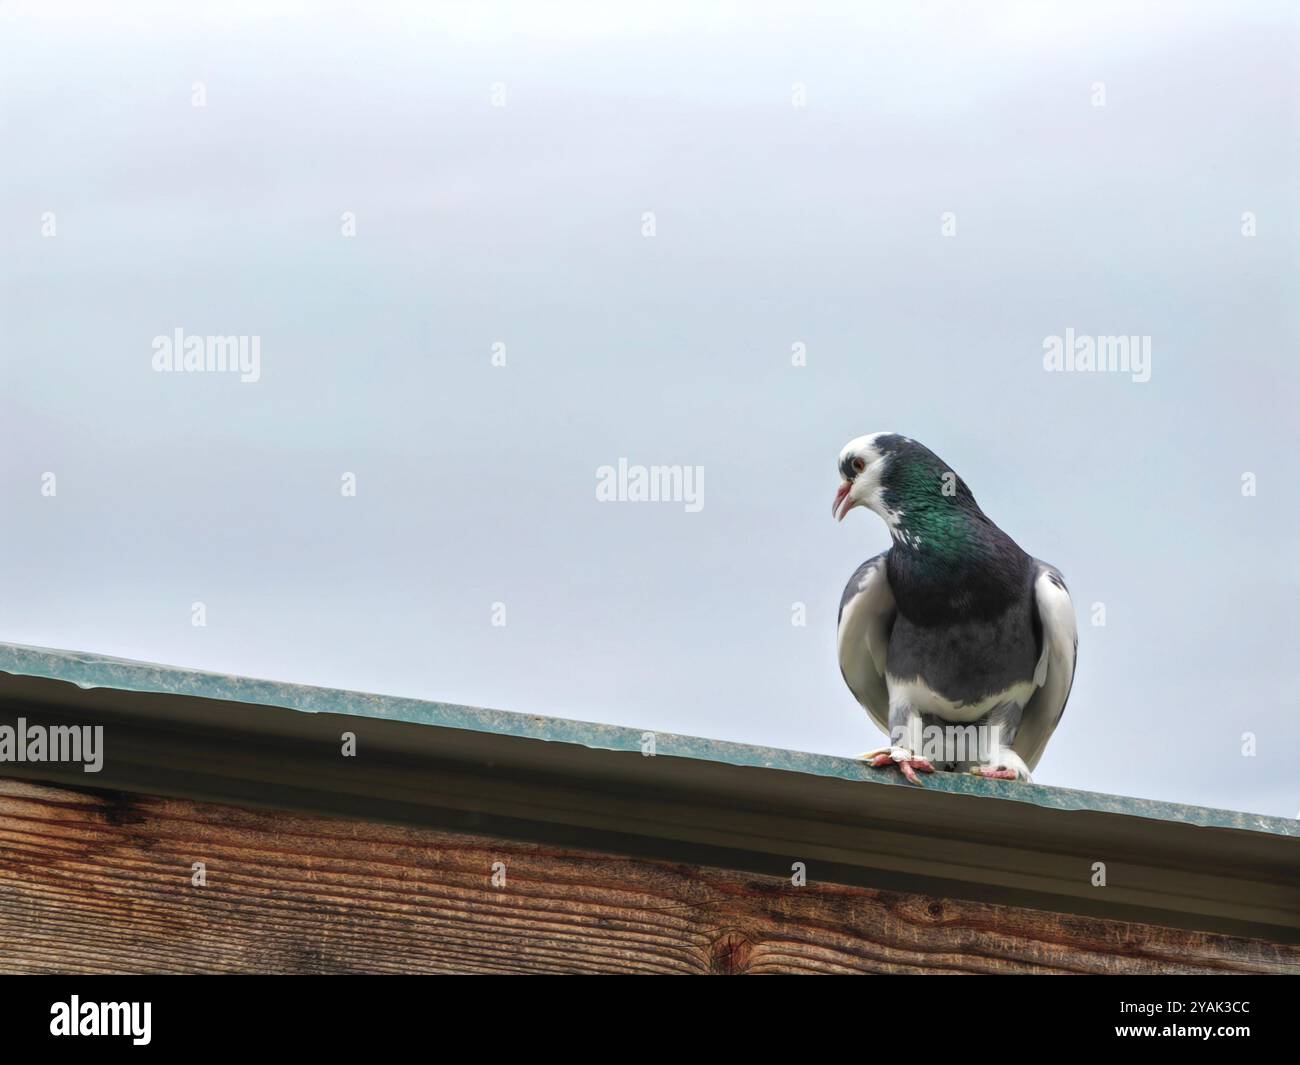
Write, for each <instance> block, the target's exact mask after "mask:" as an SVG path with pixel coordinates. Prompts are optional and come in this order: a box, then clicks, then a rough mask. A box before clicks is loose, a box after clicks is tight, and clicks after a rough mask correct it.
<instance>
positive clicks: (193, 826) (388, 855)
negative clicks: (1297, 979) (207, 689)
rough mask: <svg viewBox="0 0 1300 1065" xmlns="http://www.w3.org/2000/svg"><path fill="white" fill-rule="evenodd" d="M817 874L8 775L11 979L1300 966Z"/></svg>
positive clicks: (1270, 956)
mask: <svg viewBox="0 0 1300 1065" xmlns="http://www.w3.org/2000/svg"><path fill="white" fill-rule="evenodd" d="M195 862H202V863H204V866H205V870H206V886H195V885H194V884H193V883H192V879H193V877H194V871H193V863H195ZM494 867H495V868H496V872H497V875H498V877H500V876H501V875H504V884H498V885H494V883H493V873H494ZM807 874H808V882H807V885H806V886H803V887H796V886H794V885H793V884H792V883H791V881H790V879H789V878H787V877H783V876H776V875H771V876H764V875H759V874H755V873H750V872H740V871H736V870H731V869H722V868H713V867H708V866H699V865H689V864H682V863H678V862H667V861H655V860H647V859H638V858H630V857H625V856H618V855H614V854H608V853H601V852H598V851H593V850H585V849H573V848H565V847H556V846H551V845H543V844H535V843H525V842H512V841H508V840H505V839H501V838H496V837H492V836H485V835H474V834H468V833H461V832H448V831H442V830H438V829H432V828H426V827H416V826H395V825H387V824H381V823H376V822H372V821H363V820H354V819H344V818H327V817H316V816H307V815H299V814H290V813H285V812H276V811H265V810H252V809H246V808H242V807H238V806H229V805H221V804H216V803H206V802H195V801H192V800H187V799H176V798H162V797H155V796H146V795H141V794H132V793H123V792H107V791H97V790H91V789H85V788H72V787H64V786H57V787H56V786H51V785H48V784H44V783H37V782H33V781H20V780H0V971H3V972H5V973H58V972H78V973H139V972H149V973H225V972H262V973H346V972H376V973H423V972H430V973H439V972H442V973H447V972H454V973H491V972H544V973H583V972H586V973H593V972H607V973H709V972H712V973H729V974H735V973H795V972H842V973H849V972H856V973H891V972H906V973H1059V972H1088V973H1202V972H1260V973H1280V972H1290V973H1295V972H1300V947H1298V946H1294V945H1285V944H1277V943H1269V942H1264V941H1261V940H1254V939H1246V938H1238V937H1234V936H1227V935H1219V934H1212V933H1206V932H1195V931H1186V930H1181V929H1174V928H1167V927H1161V926H1156V925H1150V924H1140V923H1134V922H1126V921H1117V920H1109V919H1104V918H1097V917H1086V916H1078V915H1070V914H1060V913H1049V912H1044V911H1040V910H1034V909H1028V908H1022V907H1015V906H1004V905H993V904H989V903H981V902H970V901H961V900H957V899H951V898H942V897H936V896H926V895H918V894H906V893H899V892H891V891H883V890H876V889H872V888H864V887H854V886H848V885H844V884H837V883H831V882H825V881H819V879H818V870H817V864H816V862H812V863H810V865H809V867H808V870H807Z"/></svg>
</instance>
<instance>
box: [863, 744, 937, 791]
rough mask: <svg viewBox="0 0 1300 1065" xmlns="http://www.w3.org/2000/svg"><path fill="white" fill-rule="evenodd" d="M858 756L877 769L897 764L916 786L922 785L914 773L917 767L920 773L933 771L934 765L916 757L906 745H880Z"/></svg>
mask: <svg viewBox="0 0 1300 1065" xmlns="http://www.w3.org/2000/svg"><path fill="white" fill-rule="evenodd" d="M858 757H859V758H861V759H862V760H863V761H865V762H866V763H867V764H868V765H871V766H875V767H876V768H877V769H879V768H882V767H884V766H887V765H896V766H898V768H899V770H900V771H901V772H902V774H903V776H904V777H906V778H907V779H908V781H910V782H911V783H913V784H915V785H916V786H917V787H924V785H923V784H922V783H921V778H920V777H918V776H917V775H916V771H917V770H918V769H919V770H920V771H921V772H922V773H933V772H934V766H932V765H931V764H930V762H929V760H928V759H925V758H919V757H917V756H916V755H914V754H913V753H912V752H911V751H909V750H908V749H907V748H906V747H882V748H880V750H877V751H868V752H867V753H866V754H860V755H858Z"/></svg>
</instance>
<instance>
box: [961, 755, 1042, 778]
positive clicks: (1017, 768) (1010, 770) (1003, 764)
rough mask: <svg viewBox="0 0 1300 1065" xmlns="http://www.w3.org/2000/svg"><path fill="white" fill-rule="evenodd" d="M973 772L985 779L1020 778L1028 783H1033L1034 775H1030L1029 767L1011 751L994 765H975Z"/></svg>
mask: <svg viewBox="0 0 1300 1065" xmlns="http://www.w3.org/2000/svg"><path fill="white" fill-rule="evenodd" d="M971 773H973V774H974V775H975V776H977V777H983V778H984V779H985V780H1020V781H1023V782H1024V783H1026V784H1031V783H1033V777H1031V776H1030V775H1029V767H1028V766H1027V765H1025V763H1024V762H1022V761H1021V760H1020V759H1019V758H1017V757H1016V756H1015V755H1014V754H1011V753H1009V752H1007V753H1004V758H1003V760H1002V761H1000V762H998V763H996V764H994V765H977V766H974V767H973V768H972V769H971Z"/></svg>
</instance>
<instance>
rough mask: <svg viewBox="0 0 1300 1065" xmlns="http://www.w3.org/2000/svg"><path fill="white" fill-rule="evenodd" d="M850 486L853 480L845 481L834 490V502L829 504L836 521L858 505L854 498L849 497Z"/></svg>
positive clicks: (840, 519) (842, 518)
mask: <svg viewBox="0 0 1300 1065" xmlns="http://www.w3.org/2000/svg"><path fill="white" fill-rule="evenodd" d="M852 488H853V482H852V481H845V482H844V483H843V484H841V485H840V486H839V488H837V489H836V490H835V502H834V503H832V504H831V514H832V516H834V518H835V520H836V521H843V520H844V515H845V514H847V513H848V512H849V511H850V510H852V509H853V508H854V507H856V506H857V505H858V504H857V502H856V501H855V500H852V499H850V498H849V491H850V489H852Z"/></svg>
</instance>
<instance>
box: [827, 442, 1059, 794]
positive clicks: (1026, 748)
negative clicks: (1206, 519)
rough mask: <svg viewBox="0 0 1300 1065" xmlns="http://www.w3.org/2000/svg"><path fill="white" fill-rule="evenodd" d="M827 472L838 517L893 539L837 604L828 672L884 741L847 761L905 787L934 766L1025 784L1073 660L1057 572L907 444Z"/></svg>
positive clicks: (860, 447)
mask: <svg viewBox="0 0 1300 1065" xmlns="http://www.w3.org/2000/svg"><path fill="white" fill-rule="evenodd" d="M839 473H840V476H841V478H842V480H841V482H840V486H839V489H838V491H837V492H836V493H835V503H834V506H833V508H832V513H833V514H834V516H835V518H836V520H838V521H843V520H844V516H845V515H846V514H848V512H849V511H851V510H853V509H854V508H855V507H866V508H868V509H869V510H873V511H875V512H876V513H877V514H879V515H880V517H882V518H883V519H884V520H885V524H886V525H888V527H889V532H890V535H891V537H892V539H893V543H892V545H891V546H890V548H889V550H888V551H884V552H882V553H881V554H879V555H876V556H875V557H874V558H870V559H868V560H867V561H866V562H864V563H862V565H861V566H859V567H858V569H857V571H856V572H855V573H854V574H853V576H852V577H851V578H850V580H849V583H848V586H847V587H846V588H845V589H844V595H843V598H842V599H841V600H840V612H839V620H838V644H839V660H840V672H841V673H842V674H843V676H844V681H845V683H846V684H847V685H848V686H849V690H850V691H851V692H852V693H853V695H854V697H855V698H856V699H857V700H858V702H859V703H861V704H862V706H863V708H864V709H865V710H866V711H867V713H868V714H869V715H870V716H871V718H872V719H873V720H874V721H875V723H876V724H877V725H879V726H880V728H881V729H882V730H884V731H885V732H886V733H887V734H888V735H889V740H890V745H889V746H888V747H882V748H879V749H877V750H874V751H869V752H867V753H866V754H863V755H859V758H861V759H863V760H865V761H867V762H868V763H869V764H870V765H873V766H890V765H893V766H897V767H898V769H899V770H900V771H901V772H902V774H903V776H904V777H906V779H907V780H908V781H910V782H911V783H913V784H920V783H921V780H920V778H919V777H918V776H917V771H918V770H919V771H920V772H923V773H932V772H934V771H935V770H936V768H937V769H939V770H941V771H945V772H971V773H975V774H977V775H979V776H982V777H988V778H992V779H996V780H1018V781H1029V780H1031V779H1032V778H1031V776H1030V773H1031V771H1032V770H1033V769H1034V767H1035V766H1037V764H1038V761H1039V759H1040V758H1041V757H1042V754H1043V748H1044V747H1045V746H1046V745H1047V741H1048V739H1049V738H1050V737H1051V735H1052V732H1053V731H1054V730H1055V728H1056V726H1057V723H1058V722H1059V721H1060V720H1061V714H1062V712H1063V711H1064V710H1065V703H1066V700H1067V699H1069V697H1070V689H1071V687H1072V685H1073V683H1074V667H1075V662H1076V660H1077V658H1078V643H1079V641H1078V631H1077V628H1076V625H1075V617H1074V605H1073V603H1071V601H1070V593H1069V591H1068V590H1067V588H1066V586H1065V578H1064V577H1062V576H1061V571H1060V570H1058V569H1057V568H1056V567H1055V566H1053V565H1050V564H1049V563H1047V562H1042V561H1040V560H1038V559H1036V558H1033V557H1031V556H1030V555H1028V554H1026V553H1025V552H1024V551H1023V550H1021V548H1020V547H1019V545H1018V544H1016V542H1015V541H1014V540H1012V539H1011V537H1010V536H1008V535H1007V534H1006V533H1004V532H1003V531H1002V530H1001V529H999V528H998V527H997V526H996V525H995V524H993V522H992V521H991V520H990V519H989V517H988V516H987V515H986V514H985V513H984V511H982V510H981V509H980V507H979V504H978V503H976V502H975V497H974V495H972V494H971V490H970V489H969V488H968V487H967V486H966V482H965V481H963V480H962V479H961V478H960V477H958V476H957V474H956V473H955V472H954V471H953V470H952V468H951V467H950V466H949V465H948V464H947V463H946V462H944V461H943V460H942V459H941V458H939V456H938V455H936V454H935V453H934V452H933V451H931V450H930V449H929V448H927V447H925V446H924V445H923V444H920V443H918V442H917V441H915V440H911V439H909V438H907V437H905V436H899V435H898V434H897V433H872V434H870V435H868V436H860V437H857V438H856V439H854V440H850V441H849V442H848V443H847V444H846V445H845V446H844V449H843V450H842V451H841V452H840V456H839Z"/></svg>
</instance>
